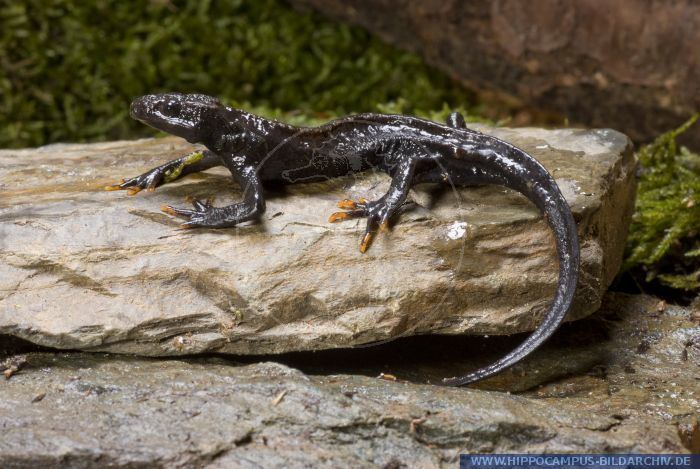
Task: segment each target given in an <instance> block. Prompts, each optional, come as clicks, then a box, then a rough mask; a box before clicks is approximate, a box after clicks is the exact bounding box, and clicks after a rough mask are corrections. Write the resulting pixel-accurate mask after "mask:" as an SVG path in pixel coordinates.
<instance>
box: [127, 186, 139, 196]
mask: <svg viewBox="0 0 700 469" xmlns="http://www.w3.org/2000/svg"><path fill="white" fill-rule="evenodd" d="M139 192H141V188H140V187H139V186H136V187H130V188H129V190H127V191H126V195H136V194H138V193H139Z"/></svg>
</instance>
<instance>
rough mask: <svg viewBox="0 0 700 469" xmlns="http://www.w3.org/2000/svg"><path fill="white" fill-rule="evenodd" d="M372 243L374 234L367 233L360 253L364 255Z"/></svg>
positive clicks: (363, 238)
mask: <svg viewBox="0 0 700 469" xmlns="http://www.w3.org/2000/svg"><path fill="white" fill-rule="evenodd" d="M371 241H372V233H365V235H364V236H363V237H362V242H361V243H360V252H361V253H363V254H364V252H365V251H367V248H368V247H369V243H370V242H371Z"/></svg>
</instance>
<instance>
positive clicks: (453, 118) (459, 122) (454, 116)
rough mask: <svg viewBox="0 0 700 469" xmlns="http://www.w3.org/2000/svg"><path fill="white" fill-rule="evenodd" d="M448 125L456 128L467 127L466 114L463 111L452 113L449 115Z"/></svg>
mask: <svg viewBox="0 0 700 469" xmlns="http://www.w3.org/2000/svg"><path fill="white" fill-rule="evenodd" d="M447 126H448V127H452V128H455V129H466V128H467V123H466V122H465V120H464V116H463V115H462V114H461V113H459V112H457V111H455V112H452V113H450V115H449V116H447Z"/></svg>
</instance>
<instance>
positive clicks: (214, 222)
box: [161, 161, 265, 228]
mask: <svg viewBox="0 0 700 469" xmlns="http://www.w3.org/2000/svg"><path fill="white" fill-rule="evenodd" d="M226 163H229V162H228V161H226ZM226 166H229V169H230V170H231V174H232V175H233V178H234V180H236V182H238V184H239V186H240V187H241V190H243V201H242V202H239V203H236V204H232V205H228V206H226V207H214V205H213V204H212V200H213V199H212V198H210V199H208V200H207V201H206V202H201V201H199V200H197V199H192V205H194V210H191V209H184V208H177V207H173V206H170V205H164V206H163V207H161V210H162V211H163V212H165V213H167V214H169V215H174V216H176V217H179V218H182V219H184V220H187V221H186V222H185V223H183V224H182V226H183V227H184V228H193V227H208V228H226V227H231V226H236V225H238V224H239V223H243V222H245V221H249V220H254V219H257V218H259V217H260V216H261V215H262V214H263V213H264V212H265V198H264V197H263V188H262V183H261V182H260V178H259V177H258V174H257V173H256V171H255V168H254V167H253V166H240V167H238V166H232V165H229V164H227V165H226Z"/></svg>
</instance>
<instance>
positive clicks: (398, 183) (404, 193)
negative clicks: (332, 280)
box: [328, 157, 417, 253]
mask: <svg viewBox="0 0 700 469" xmlns="http://www.w3.org/2000/svg"><path fill="white" fill-rule="evenodd" d="M416 161H417V160H416V159H415V158H412V157H406V158H404V159H403V160H402V161H401V162H400V163H399V164H398V167H397V168H396V171H395V172H394V176H393V177H392V179H391V184H390V186H389V190H388V191H387V193H386V194H384V195H383V196H382V197H380V198H379V199H377V200H374V201H368V200H366V199H359V200H358V201H353V200H349V199H346V200H342V201H340V202H338V207H339V208H342V209H343V210H345V211H344V212H335V213H333V214H331V216H330V217H329V218H328V221H329V222H330V223H334V222H337V221H343V220H350V219H353V218H367V225H366V227H365V233H364V235H363V236H362V240H361V241H360V252H362V253H364V252H365V251H367V249H368V248H369V246H370V244H371V242H372V238H373V237H374V231H375V229H376V227H377V226H379V229H380V231H387V230H388V227H389V220H390V219H391V217H392V216H393V215H394V214H396V211H397V210H398V209H399V208H400V207H401V206H402V205H403V204H404V202H406V198H407V197H408V192H409V190H410V189H411V184H412V183H413V176H414V173H415V167H416Z"/></svg>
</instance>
